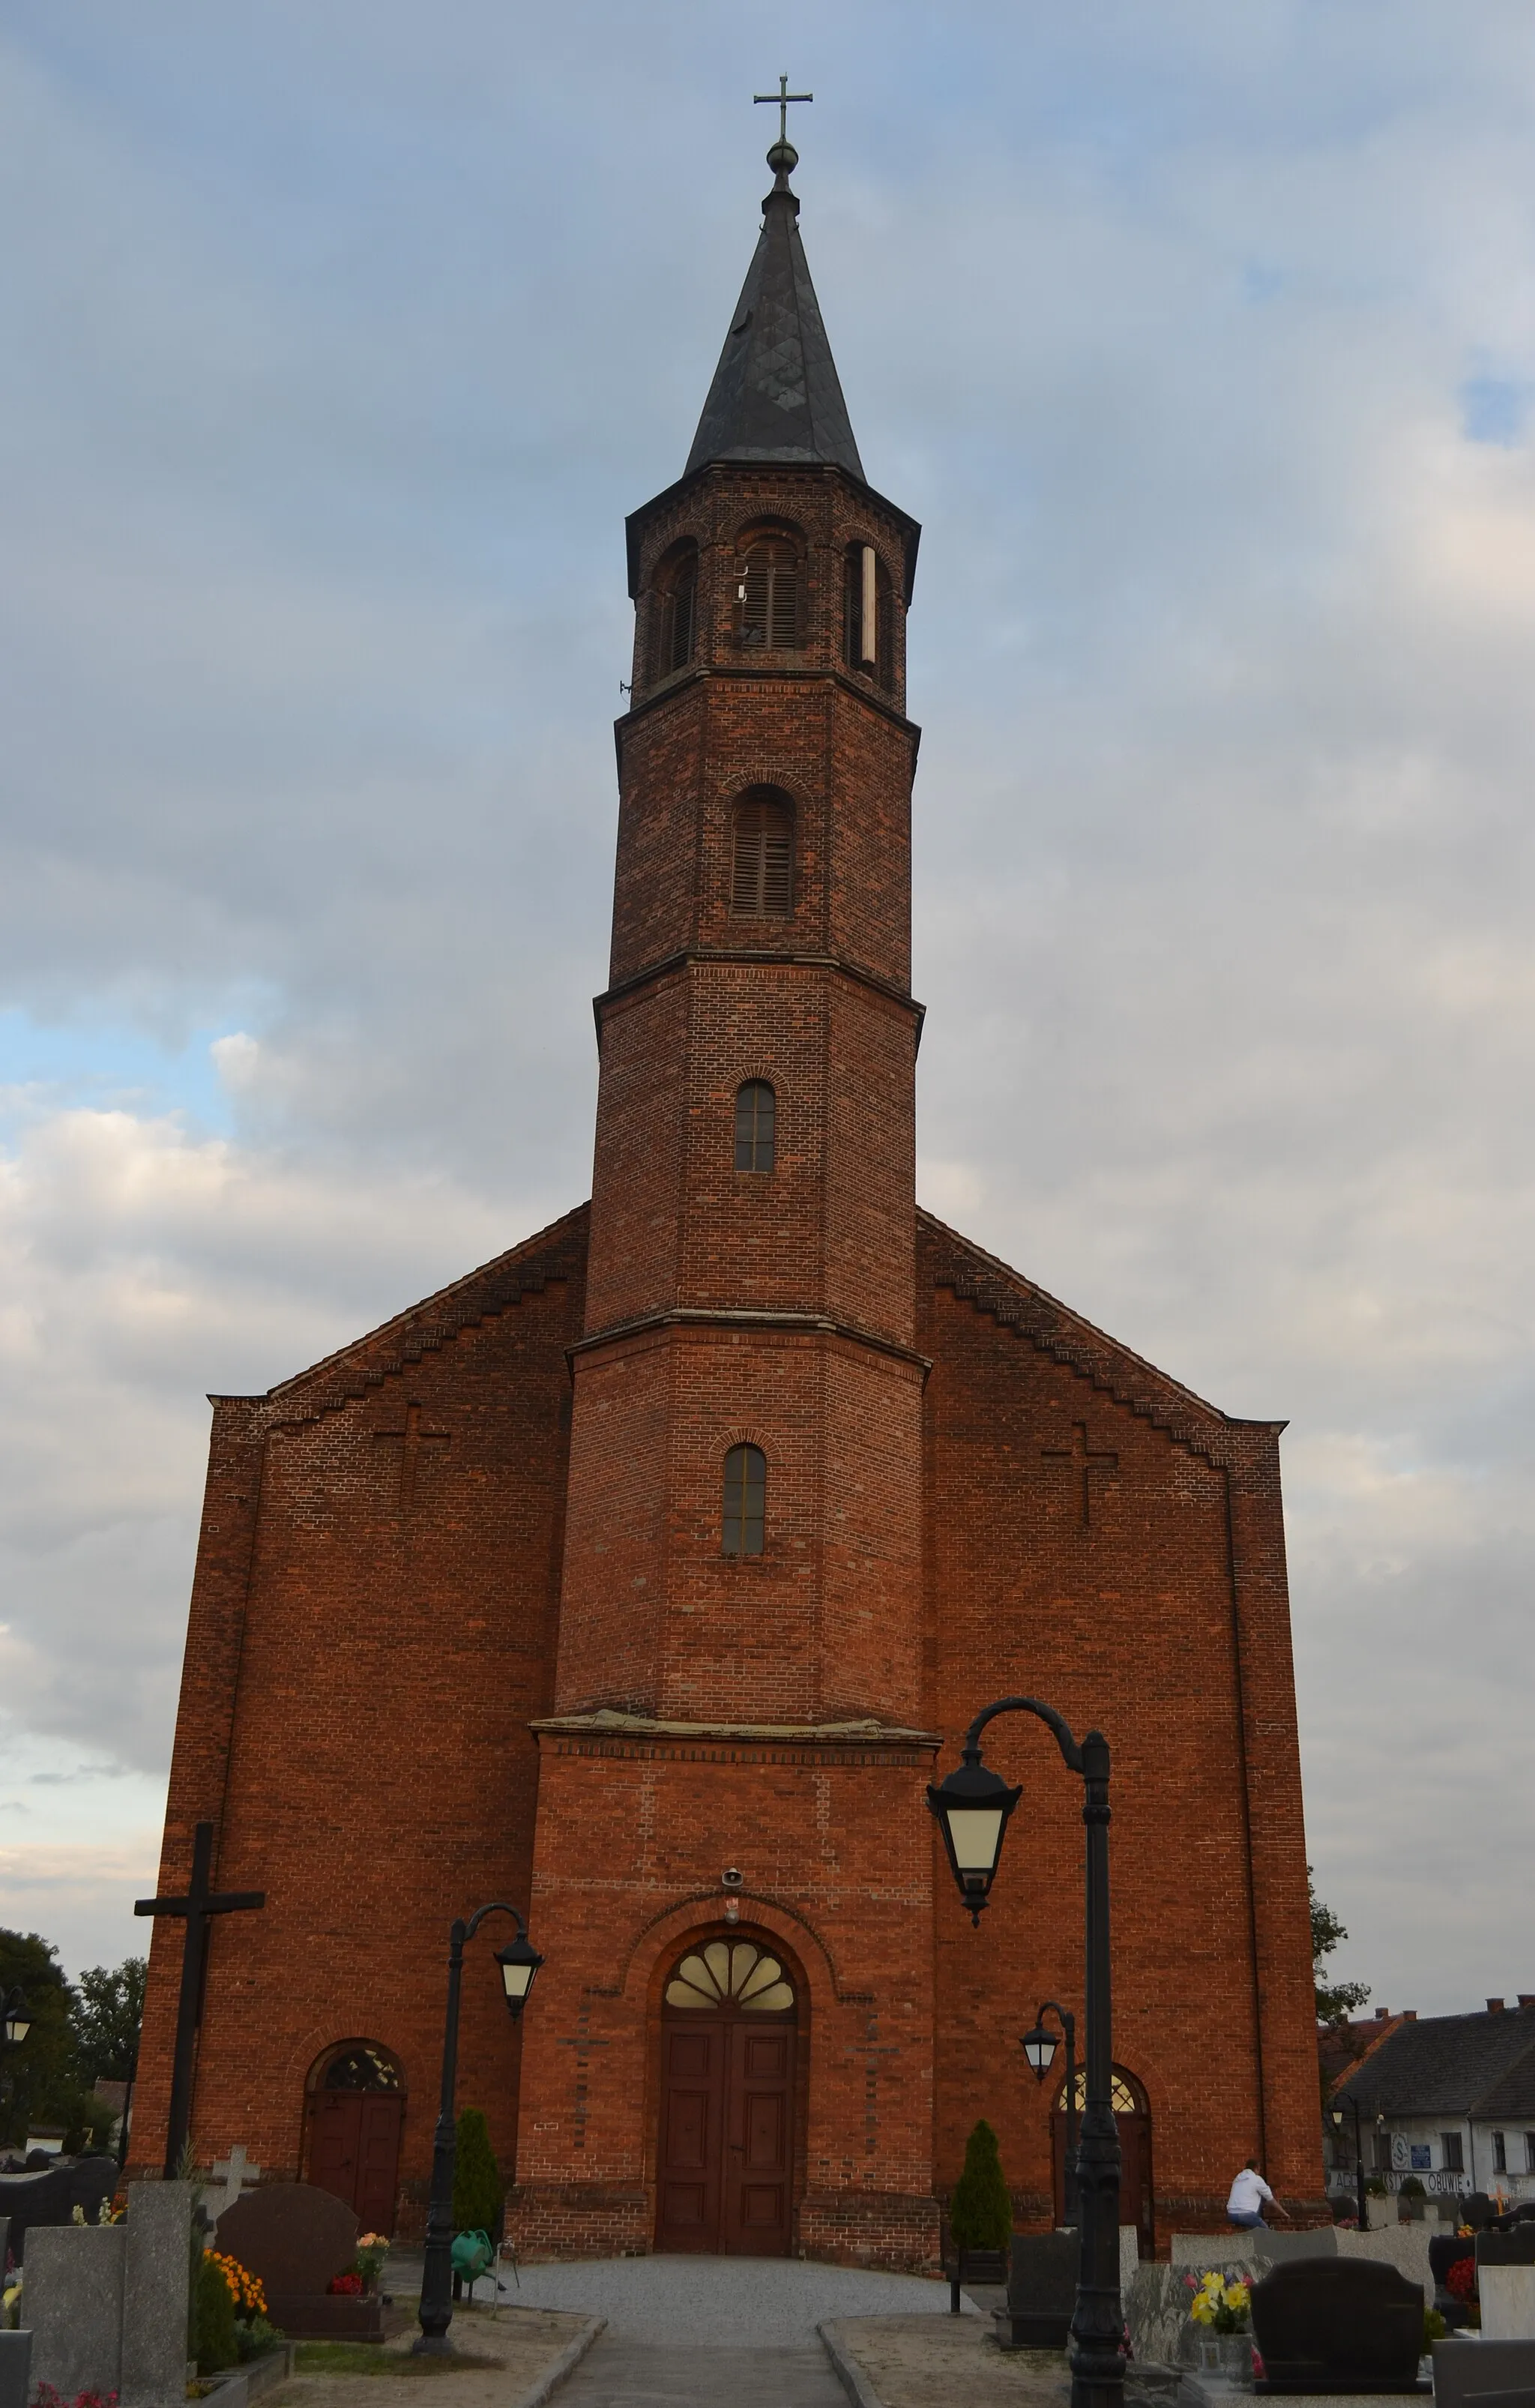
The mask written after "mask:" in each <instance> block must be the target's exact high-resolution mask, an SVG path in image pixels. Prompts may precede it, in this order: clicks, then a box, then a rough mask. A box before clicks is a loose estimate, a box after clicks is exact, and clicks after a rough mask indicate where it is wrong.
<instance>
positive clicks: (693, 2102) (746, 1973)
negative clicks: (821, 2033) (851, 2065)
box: [655, 1942, 796, 2257]
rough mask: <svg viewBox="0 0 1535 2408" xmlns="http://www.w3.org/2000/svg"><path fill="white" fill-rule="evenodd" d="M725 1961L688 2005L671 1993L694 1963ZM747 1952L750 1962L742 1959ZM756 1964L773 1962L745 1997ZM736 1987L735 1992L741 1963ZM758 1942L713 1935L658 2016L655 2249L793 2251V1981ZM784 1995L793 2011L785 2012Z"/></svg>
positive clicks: (751, 2253) (721, 2253) (689, 1962)
mask: <svg viewBox="0 0 1535 2408" xmlns="http://www.w3.org/2000/svg"><path fill="white" fill-rule="evenodd" d="M716 1956H718V1957H719V1958H720V1959H722V1960H723V1962H722V1963H721V1964H720V1965H719V1966H718V1967H716V1968H714V1969H713V1970H714V1971H715V1972H716V1973H717V1974H718V1976H719V1979H718V1982H717V1984H715V1983H710V1993H711V1995H710V1994H707V1993H699V1994H698V1995H697V2002H696V2006H695V2005H691V2004H690V2005H687V2006H685V2007H683V2008H682V2009H681V2012H679V2011H678V2010H677V2009H676V2008H675V2007H674V2006H673V2004H672V2003H671V2000H672V1994H673V1992H675V1991H677V1990H678V1989H680V1988H681V1989H684V1990H689V1989H691V1987H692V1985H691V1983H689V1982H687V1981H685V1980H682V1979H681V1978H680V1977H681V1976H684V1975H685V1974H686V1972H687V1969H688V1968H689V1967H693V1968H695V1969H699V1968H701V1969H703V1972H704V1973H705V1974H707V1973H708V1972H709V1971H710V1968H709V1966H708V1965H707V1964H706V1961H705V1960H706V1958H713V1957H716ZM743 1959H744V1960H747V1961H746V1962H744V1964H743V1963H742V1962H741V1960H743ZM754 1967H760V1968H761V1969H762V1971H763V1972H766V1971H768V1968H770V1969H771V1972H772V1975H773V1976H774V1977H775V1981H774V1984H773V1985H771V1987H769V1985H768V1984H767V1983H765V1982H764V1981H763V1979H762V1976H761V1973H759V1974H758V1978H757V1995H758V1996H764V1997H766V1996H768V1995H770V1996H771V1997H772V2001H773V2003H772V2006H771V2007H769V2008H768V2009H767V2010H763V2009H756V2010H753V2006H752V2004H751V2001H750V2000H745V2001H742V2000H741V1999H740V1996H739V1992H740V1990H741V1989H742V1988H743V1987H744V1986H746V1985H748V1984H749V1982H750V1980H751V1976H752V1973H753V1968H754ZM732 1971H735V1974H736V1983H735V1995H732V1992H731V1975H732ZM780 1971H781V1969H780V1968H779V1967H778V1966H777V1964H776V1963H775V1962H774V1960H772V1959H771V1958H768V1957H761V1956H760V1954H759V1952H758V1950H757V1949H756V1948H755V1947H754V1946H753V1945H751V1944H750V1943H743V1942H736V1943H735V1944H734V1945H726V1944H724V1943H715V1944H713V1945H711V1946H710V1948H709V1949H708V1950H707V1951H705V1952H703V1954H702V1955H701V1956H694V1957H687V1958H685V1959H684V1960H683V1964H682V1966H681V1967H680V1968H679V1977H678V1978H674V1979H673V1981H672V1982H671V1983H670V1984H669V1985H668V1987H667V2000H668V2004H667V2008H666V2009H665V2010H664V2011H663V2022H662V2027H661V2116H660V2132H659V2136H658V2142H659V2145H658V2147H657V2151H656V2191H657V2198H656V2230H655V2245H656V2247H657V2249H662V2250H677V2251H686V2252H690V2253H692V2254H694V2255H697V2256H704V2257H787V2255H788V2252H789V2244H790V2239H791V2236H792V2229H793V2220H794V2095H795V2043H796V2028H795V2022H794V2018H793V2014H792V2007H793V1996H794V1994H793V1991H792V1990H791V1989H789V1987H788V1985H787V1984H785V1983H783V1982H782V1980H780V1979H777V1978H776V1977H777V1976H778V1975H779V1973H780ZM784 1998H787V2000H788V2001H789V2003H790V2008H791V2012H790V2013H789V2014H784V2013H782V2000H783V1999H784Z"/></svg>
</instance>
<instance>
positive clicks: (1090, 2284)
mask: <svg viewBox="0 0 1535 2408" xmlns="http://www.w3.org/2000/svg"><path fill="white" fill-rule="evenodd" d="M1009 1713H1025V1714H1035V1715H1037V1716H1038V1717H1039V1719H1040V1722H1042V1723H1044V1724H1046V1725H1047V1726H1048V1727H1049V1728H1050V1729H1051V1730H1052V1731H1053V1732H1054V1735H1055V1744H1056V1745H1057V1747H1058V1748H1059V1749H1060V1752H1061V1756H1062V1760H1063V1761H1064V1763H1065V1765H1066V1767H1067V1770H1068V1771H1069V1772H1076V1773H1080V1774H1081V1776H1082V1783H1083V1807H1082V1819H1083V1824H1084V1825H1085V1826H1086V1831H1087V1845H1086V1859H1087V1862H1086V1927H1087V1929H1086V1942H1087V1947H1086V1956H1087V1965H1086V1977H1087V1978H1086V1997H1085V2005H1086V2022H1087V2096H1086V2100H1085V2103H1084V2107H1083V2118H1082V2138H1081V2142H1080V2144H1079V2146H1078V2149H1077V2202H1078V2212H1079V2215H1080V2219H1081V2229H1082V2260H1081V2271H1080V2272H1079V2274H1078V2277H1077V2304H1076V2308H1075V2310H1074V2312H1073V2315H1072V2317H1071V2341H1072V2350H1071V2408H1124V2399H1125V2354H1124V2339H1125V2321H1124V2312H1123V2309H1122V2307H1121V2304H1120V2297H1119V2134H1118V2132H1117V2130H1116V2129H1115V2126H1114V2115H1113V2106H1112V2094H1111V2088H1110V2085H1111V2081H1112V2069H1113V2029H1112V2006H1111V2000H1110V1985H1109V1742H1108V1741H1107V1740H1106V1739H1105V1738H1104V1736H1103V1733H1102V1732H1101V1731H1096V1730H1095V1731H1089V1732H1088V1734H1087V1736H1086V1738H1085V1739H1084V1740H1083V1742H1082V1743H1081V1745H1080V1746H1079V1744H1078V1742H1076V1741H1075V1740H1074V1739H1073V1738H1072V1736H1071V1732H1070V1728H1069V1726H1068V1724H1067V1723H1066V1721H1065V1720H1064V1719H1063V1717H1062V1716H1061V1715H1060V1714H1058V1713H1056V1712H1055V1709H1054V1706H1046V1705H1042V1704H1041V1703H1040V1699H1038V1698H999V1699H997V1703H996V1704H995V1705H991V1706H986V1707H985V1708H983V1711H982V1712H981V1713H978V1714H977V1716H976V1718H975V1720H974V1722H973V1723H971V1725H970V1727H969V1729H968V1731H967V1733H966V1735H965V1747H964V1757H963V1761H962V1763H961V1764H960V1765H959V1767H958V1769H957V1770H955V1771H954V1772H951V1773H950V1775H949V1777H948V1779H947V1780H946V1781H944V1782H942V1783H941V1784H940V1785H939V1786H938V1787H937V1788H933V1787H929V1789H928V1792H927V1803H928V1806H929V1808H930V1809H931V1811H932V1813H933V1816H934V1818H935V1820H936V1821H937V1823H938V1825H939V1828H940V1830H941V1831H942V1833H943V1845H944V1848H945V1850H946V1851H947V1853H948V1857H949V1865H950V1869H951V1871H953V1873H954V1880H955V1882H956V1883H957V1885H958V1887H959V1895H960V1897H961V1899H963V1900H964V1902H965V1905H966V1906H967V1907H968V1910H969V1915H970V1921H971V1923H972V1924H976V1925H979V1923H980V1921H981V1916H982V1914H983V1911H984V1908H985V1904H986V1899H987V1897H988V1896H989V1894H990V1891H991V1885H992V1883H993V1881H994V1880H995V1879H996V1875H997V1860H998V1858H999V1856H1001V1853H1002V1840H1003V1837H1004V1834H1005V1833H1006V1830H1007V1827H1008V1821H1009V1818H1010V1816H1011V1813H1012V1810H1013V1808H1014V1807H1015V1806H1016V1805H1017V1803H1018V1800H1019V1799H1020V1798H1021V1797H1022V1796H1023V1794H1024V1793H1023V1790H1022V1789H1021V1788H1018V1789H1010V1788H1009V1787H1008V1785H1007V1783H1006V1782H1005V1781H1003V1780H1002V1779H1001V1778H1000V1776H999V1775H998V1774H997V1773H995V1772H989V1771H988V1770H986V1768H985V1766H984V1765H983V1763H982V1761H981V1734H982V1732H983V1730H984V1728H985V1727H986V1725H987V1724H988V1723H989V1722H990V1721H992V1719H993V1718H994V1716H996V1715H997V1714H1009Z"/></svg>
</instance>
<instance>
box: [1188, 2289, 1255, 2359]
mask: <svg viewBox="0 0 1535 2408" xmlns="http://www.w3.org/2000/svg"><path fill="white" fill-rule="evenodd" d="M1187 2282H1188V2287H1189V2289H1190V2290H1191V2291H1192V2292H1193V2294H1194V2297H1193V2299H1192V2300H1190V2302H1189V2310H1188V2313H1189V2319H1190V2322H1191V2323H1192V2324H1193V2325H1195V2326H1196V2328H1197V2329H1198V2340H1197V2344H1196V2345H1197V2350H1198V2364H1199V2365H1200V2366H1201V2367H1202V2368H1203V2369H1204V2371H1205V2372H1207V2373H1212V2374H1219V2375H1223V2376H1224V2377H1225V2378H1226V2380H1227V2382H1228V2383H1236V2384H1240V2385H1241V2386H1243V2387H1244V2388H1245V2386H1247V2385H1248V2384H1249V2383H1250V2382H1251V2380H1252V2367H1253V2343H1252V2334H1251V2324H1252V2291H1251V2288H1250V2286H1249V2285H1248V2284H1247V2283H1245V2282H1243V2281H1242V2280H1241V2278H1240V2277H1239V2278H1238V2279H1237V2280H1236V2281H1235V2282H1227V2278H1226V2276H1225V2275H1224V2274H1223V2273H1222V2272H1221V2271H1220V2268H1219V2267H1218V2266H1215V2267H1212V2268H1211V2269H1210V2270H1209V2271H1208V2272H1206V2273H1204V2274H1201V2275H1200V2277H1199V2279H1198V2282H1196V2281H1195V2279H1194V2277H1193V2275H1192V2274H1190V2275H1189V2276H1188V2277H1187Z"/></svg>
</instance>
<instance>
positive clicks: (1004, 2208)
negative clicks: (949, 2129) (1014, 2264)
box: [949, 2116, 1012, 2249]
mask: <svg viewBox="0 0 1535 2408" xmlns="http://www.w3.org/2000/svg"><path fill="white" fill-rule="evenodd" d="M949 2230H950V2232H951V2233H952V2235H953V2236H954V2247H955V2248H956V2249H1005V2248H1006V2247H1007V2245H1008V2243H1009V2241H1010V2240H1011V2237H1012V2201H1011V2199H1010V2198H1009V2197H1008V2186H1007V2184H1006V2182H1005V2181H1004V2180H1003V2178H1002V2160H1001V2158H1000V2157H998V2155H997V2135H996V2133H995V2132H994V2131H993V2130H992V2128H991V2126H990V2125H989V2124H988V2123H987V2122H986V2120H985V2118H984V2116H983V2117H982V2119H981V2121H980V2123H979V2124H978V2125H977V2126H976V2128H975V2129H974V2131H973V2132H972V2133H971V2134H970V2137H969V2139H968V2141H967V2142H966V2143H965V2171H964V2172H963V2173H962V2174H961V2175H960V2177H959V2180H958V2181H957V2182H956V2183H955V2185H954V2197H953V2198H952V2199H951V2200H950V2201H949Z"/></svg>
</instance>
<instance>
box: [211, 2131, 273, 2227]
mask: <svg viewBox="0 0 1535 2408" xmlns="http://www.w3.org/2000/svg"><path fill="white" fill-rule="evenodd" d="M260 2173H261V2168H260V2167H259V2166H253V2165H252V2164H251V2160H250V2158H249V2157H247V2156H246V2154H245V2143H244V2142H243V2141H237V2142H236V2143H235V2146H234V2147H233V2148H232V2149H231V2150H230V2152H229V2155H228V2156H227V2157H221V2158H220V2159H219V2161H218V2163H217V2164H216V2165H215V2166H214V2168H213V2179H214V2181H215V2182H222V2185H223V2197H222V2200H220V2201H219V2203H218V2205H217V2206H216V2207H215V2208H214V2210H213V2221H214V2223H215V2224H217V2222H218V2220H219V2218H220V2216H221V2215H222V2214H223V2213H224V2211H225V2210H226V2209H227V2208H231V2207H233V2206H234V2204H235V2201H236V2200H237V2199H238V2198H239V2196H240V2193H241V2192H242V2191H243V2190H244V2188H245V2186H246V2184H247V2183H253V2182H255V2181H256V2180H257V2179H258V2177H259V2176H260ZM211 2195H212V2194H211V2193H205V2197H211Z"/></svg>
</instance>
